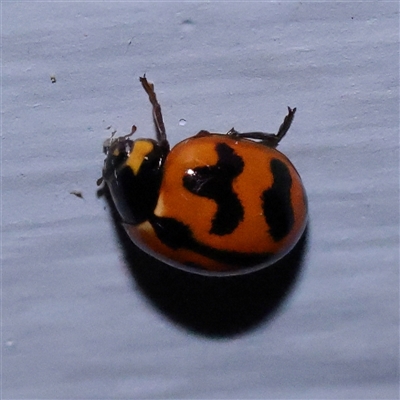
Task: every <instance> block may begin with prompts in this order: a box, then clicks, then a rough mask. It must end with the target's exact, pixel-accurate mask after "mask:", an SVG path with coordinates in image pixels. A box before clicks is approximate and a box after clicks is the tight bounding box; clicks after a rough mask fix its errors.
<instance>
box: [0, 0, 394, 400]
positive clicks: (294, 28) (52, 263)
mask: <svg viewBox="0 0 400 400" xmlns="http://www.w3.org/2000/svg"><path fill="white" fill-rule="evenodd" d="M1 7H2V142H1V143H2V192H1V193H2V235H3V236H2V296H1V297H2V338H1V350H2V398H4V399H150V398H151V399H167V398H174V399H178V398H179V399H190V398H198V399H199V398H201V399H242V398H259V399H278V398H279V399H328V398H329V399H378V398H379V399H394V398H398V396H399V158H398V156H399V136H398V133H399V5H398V3H397V2H379V3H378V2H340V3H339V2H318V3H314V2H281V3H278V2H273V3H269V2H219V3H210V2H17V1H12V2H6V1H3V2H2V4H1ZM143 73H147V76H148V77H149V79H150V80H151V81H153V82H154V83H155V84H156V89H157V93H158V97H159V100H160V102H161V104H162V107H163V112H164V119H165V123H166V126H167V129H168V134H169V138H170V141H171V142H172V143H173V144H174V143H176V142H177V141H179V140H181V139H183V138H186V137H188V136H191V135H193V134H195V133H196V132H197V131H199V130H201V129H207V130H215V131H220V132H224V131H227V130H229V129H230V128H231V127H232V126H234V127H235V128H236V129H237V130H239V131H246V130H247V131H248V130H266V131H274V130H276V129H277V127H278V126H279V124H280V123H281V121H282V118H283V116H284V115H285V113H286V106H288V105H290V106H292V107H294V106H296V107H297V109H298V112H297V114H296V119H295V121H294V123H293V127H292V129H291V131H290V132H289V134H288V136H287V137H286V138H285V140H284V141H283V142H282V144H281V146H280V149H281V151H283V152H284V153H285V154H287V155H288V156H289V157H290V159H291V160H292V161H293V163H294V164H295V165H296V167H297V169H298V170H299V172H300V174H301V176H302V178H303V181H304V184H305V187H306V189H307V192H308V197H309V206H310V226H309V234H308V246H307V248H306V251H305V252H304V254H303V263H302V264H301V268H300V270H299V271H298V273H297V275H296V279H295V282H292V283H291V285H289V286H290V287H288V290H287V295H286V296H282V298H281V300H280V303H279V307H276V308H275V311H274V312H273V313H268V312H265V315H264V317H260V316H258V317H257V318H254V321H253V322H254V323H253V324H248V328H247V329H243V330H242V331H241V332H240V334H220V335H215V332H214V334H209V333H208V332H207V329H203V328H204V326H202V323H203V322H202V321H200V322H198V321H197V322H198V323H199V326H198V327H197V328H198V329H197V328H196V329H193V321H191V320H190V318H189V317H188V315H189V314H190V313H191V312H192V309H191V308H193V307H194V306H196V304H194V303H195V302H193V298H192V297H191V296H192V295H193V293H192V289H193V288H194V290H196V287H199V288H203V287H204V286H202V285H204V282H203V281H201V282H200V283H199V286H196V284H197V283H196V282H197V281H196V280H194V281H193V280H192V279H191V278H190V277H189V278H188V277H186V278H185V277H184V276H183V277H182V276H181V275H180V274H177V276H176V279H177V283H176V284H175V283H174V282H173V280H174V279H175V275H173V274H172V278H171V277H170V276H169V275H168V274H167V275H162V274H161V275H160V277H161V278H159V279H158V275H157V274H158V273H159V270H158V269H157V268H156V267H154V272H153V269H152V268H153V267H152V265H151V263H148V264H146V263H144V268H145V267H146V266H148V267H149V268H150V272H149V273H148V276H150V277H151V278H150V279H149V278H148V277H147V278H145V279H141V278H137V276H135V274H133V275H132V274H131V273H130V268H132V265H131V266H130V267H129V268H128V261H127V258H126V257H125V256H124V250H123V246H122V245H121V239H120V237H119V236H118V235H117V231H116V229H115V226H114V224H113V221H112V218H111V216H110V212H109V211H110V207H109V206H108V204H107V203H106V201H105V199H104V197H100V198H99V197H97V194H96V191H97V187H96V180H97V178H99V176H100V174H101V168H102V163H103V155H102V152H101V150H102V142H103V140H104V139H105V138H107V137H109V135H110V132H111V131H112V130H117V134H124V133H128V132H129V131H130V127H131V125H132V124H136V125H137V127H138V132H137V135H142V136H148V137H151V136H152V135H153V129H152V121H151V112H150V106H149V104H148V101H147V98H146V96H145V94H144V93H143V90H142V88H141V87H140V84H139V82H138V77H139V76H140V75H142V74H143ZM51 76H55V77H56V80H57V81H56V83H51V79H50V77H51ZM180 119H185V120H186V124H185V125H184V126H183V125H180V124H179V120H180ZM107 128H109V129H107ZM74 190H75V191H81V192H82V194H83V199H81V198H78V197H76V196H74V195H72V194H70V192H71V191H74ZM138 259H139V258H138ZM134 263H135V258H134V260H133V264H134ZM130 264H132V262H131V263H130ZM142 267H143V266H142ZM154 275H156V276H155V277H154ZM139 276H140V274H139ZM164 276H166V277H167V278H168V279H167V278H165V279H164ZM152 278H155V281H156V282H157V285H158V286H157V285H155V286H154V287H153V284H152V281H151V279H152ZM157 279H158V280H157ZM143 280H144V281H145V283H143ZM193 282H194V283H193ZM246 282H248V281H246ZM163 284H165V285H172V287H173V290H170V292H174V291H176V292H177V293H176V294H177V298H178V299H179V301H182V308H180V303H179V301H178V302H177V304H174V305H173V307H172V306H171V304H170V303H173V301H170V299H169V296H170V295H171V293H169V291H168V290H169V286H168V287H166V288H164V289H165V290H164V289H163ZM174 285H175V286H174ZM224 285H225V284H224V283H222V281H221V284H220V286H218V283H215V282H213V284H212V289H211V291H215V292H218V291H219V290H221V291H223V293H222V295H220V296H215V297H214V298H216V299H219V301H224V293H225V292H224V291H225V290H226V287H225V286H224ZM205 286H207V284H205ZM187 288H190V290H187ZM180 290H182V292H183V293H185V290H187V292H188V293H187V296H186V294H185V295H182V296H181V297H179V294H180ZM235 290H236V292H235V291H233V292H232V291H229V290H227V292H226V293H240V288H239V289H238V288H236V289H235ZM243 290H244V293H246V292H245V289H244V288H243ZM199 292H200V293H198V294H197V298H198V299H200V300H199V302H200V303H202V301H201V299H202V292H201V290H200V289H199ZM172 294H173V293H172ZM204 296H205V297H206V296H209V292H205V293H204ZM246 296H247V295H246ZM246 296H243V301H244V302H245V303H246V301H245V299H247V297H246ZM186 298H188V299H190V298H191V299H192V303H190V302H189V303H188V304H189V306H188V305H187V304H185V303H186V302H185V299H186ZM212 298H213V297H212ZM260 298H261V299H262V301H266V302H268V301H269V300H268V296H264V297H263V296H261V297H260ZM209 299H210V298H209V297H208V298H207V299H204V304H203V306H204V307H203V310H202V312H203V314H205V315H206V316H207V310H208V309H209V308H210V310H209V314H210V315H212V314H213V305H212V302H211V301H210V300H209ZM241 301H242V300H239V301H238V302H237V303H235V304H236V305H238V304H240V303H241ZM233 303H234V302H233ZM164 304H165V307H164V308H165V309H163V305H164ZM229 304H230V303H229ZM248 305H249V304H248V302H247V303H246V306H247V307H248ZM201 306H202V304H199V308H201ZM171 307H172V308H174V310H173V311H171ZM216 307H217V308H218V305H216ZM260 307H261V308H262V307H263V306H262V305H261V306H260V305H259V304H257V303H256V302H255V303H254V309H255V310H258V309H259V308H260ZM194 308H196V307H194ZM239 308H240V307H238V313H237V314H236V313H235V311H233V312H232V310H228V311H229V318H230V317H232V318H235V315H240V318H242V316H243V315H246V314H248V313H249V314H251V313H252V311H251V307H250V308H248V309H245V310H244V311H243V310H241V311H240V312H239ZM181 311H182V315H180V313H181ZM193 312H194V309H193ZM183 314H184V315H183ZM187 314H188V315H187ZM194 316H195V318H194V319H196V318H197V314H194ZM208 316H209V315H208ZM250 319H251V318H250ZM211 321H212V318H211ZM218 321H219V317H218V316H216V317H215V323H216V324H217V325H218ZM195 322H196V321H195ZM237 322H238V323H239V325H240V321H237ZM205 325H207V324H205ZM244 325H246V324H244ZM208 328H211V330H212V328H213V324H212V323H211V324H209V326H208Z"/></svg>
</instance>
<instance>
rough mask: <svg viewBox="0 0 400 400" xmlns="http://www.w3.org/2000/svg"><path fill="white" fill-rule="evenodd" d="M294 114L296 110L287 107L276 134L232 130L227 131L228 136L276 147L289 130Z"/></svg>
mask: <svg viewBox="0 0 400 400" xmlns="http://www.w3.org/2000/svg"><path fill="white" fill-rule="evenodd" d="M295 112H296V108H290V107H288V114H287V115H286V117H285V119H284V120H283V122H282V124H281V126H280V127H279V130H278V133H266V132H245V133H239V132H237V131H236V130H235V129H234V128H232V129H231V130H229V131H228V133H227V134H228V135H231V136H238V137H242V138H246V139H255V140H259V141H260V143H262V144H264V145H266V146H269V147H276V146H278V144H279V142H280V141H281V140H282V138H283V137H284V136H285V135H286V133H287V131H288V130H289V128H290V125H291V124H292V122H293V118H294V114H295Z"/></svg>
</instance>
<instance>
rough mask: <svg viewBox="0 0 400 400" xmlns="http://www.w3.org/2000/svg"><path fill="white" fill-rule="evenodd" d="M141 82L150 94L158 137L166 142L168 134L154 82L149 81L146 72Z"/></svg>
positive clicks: (160, 140)
mask: <svg viewBox="0 0 400 400" xmlns="http://www.w3.org/2000/svg"><path fill="white" fill-rule="evenodd" d="M139 79H140V82H141V84H142V86H143V89H144V90H145V91H146V93H147V94H148V96H149V100H150V103H151V105H152V106H153V120H154V124H155V126H156V130H157V139H158V141H159V142H166V143H168V141H167V134H166V132H165V126H164V121H163V117H162V113H161V106H160V104H159V102H158V101H157V97H156V93H155V91H154V85H153V83H151V82H149V81H148V80H147V79H146V74H145V75H143V77H140V78H139Z"/></svg>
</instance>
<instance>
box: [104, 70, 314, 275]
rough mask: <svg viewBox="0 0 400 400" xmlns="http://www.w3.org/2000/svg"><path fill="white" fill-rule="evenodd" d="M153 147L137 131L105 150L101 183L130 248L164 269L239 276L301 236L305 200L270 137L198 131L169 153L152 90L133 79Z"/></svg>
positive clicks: (290, 114) (274, 257)
mask: <svg viewBox="0 0 400 400" xmlns="http://www.w3.org/2000/svg"><path fill="white" fill-rule="evenodd" d="M140 82H141V84H142V86H143V88H144V90H145V91H146V93H147V95H148V97H149V100H150V103H151V105H152V108H153V119H154V124H155V128H156V139H143V138H139V139H136V140H132V139H131V136H132V135H133V133H134V132H135V131H136V127H135V126H133V127H132V132H131V133H130V134H128V135H126V136H122V137H118V138H114V137H111V139H108V140H106V142H105V143H104V153H105V154H106V159H105V162H104V168H103V175H102V178H100V180H99V184H100V182H101V181H103V180H104V182H105V183H106V185H107V186H108V188H109V191H110V193H111V197H112V199H113V201H114V203H115V206H116V208H117V210H118V212H119V214H120V217H121V219H122V222H123V225H124V228H125V230H126V232H127V234H128V235H129V237H130V238H131V240H132V241H133V242H134V243H135V244H136V245H137V246H138V247H139V248H141V249H142V250H144V251H145V252H147V253H149V254H150V255H152V256H153V257H155V258H157V259H159V260H161V261H162V262H164V263H166V264H169V265H172V266H175V267H178V268H181V269H184V270H187V271H191V272H195V273H199V274H206V275H237V274H242V273H247V272H251V271H254V270H256V269H259V268H262V267H265V266H268V265H271V264H272V263H274V262H276V261H277V260H279V259H280V258H282V257H283V256H284V255H285V254H287V253H288V252H289V251H290V250H291V249H292V248H293V247H294V245H295V244H296V243H297V241H298V240H299V238H300V237H301V236H302V234H303V232H304V229H305V226H306V221H307V198H306V193H305V190H304V187H303V184H302V182H301V179H300V176H299V174H298V172H297V171H296V169H295V167H294V166H293V165H292V163H291V162H290V161H289V159H288V158H287V157H286V156H285V155H284V154H282V153H281V152H279V151H278V150H276V146H277V145H278V143H279V142H280V140H281V139H282V138H283V137H284V136H285V134H286V132H287V131H288V130H289V128H290V125H291V123H292V121H293V118H294V114H295V112H296V108H293V109H291V108H290V107H288V114H287V115H286V117H285V119H284V121H283V123H282V125H281V126H280V128H279V130H278V132H277V133H276V134H272V133H264V132H248V133H239V132H237V131H236V130H235V129H233V128H232V129H231V130H229V131H228V132H227V133H226V134H221V133H211V132H208V131H204V130H202V131H200V132H199V133H198V134H196V135H195V136H193V137H191V138H189V139H186V140H183V141H181V142H180V143H178V144H177V145H176V146H175V147H173V148H172V149H171V150H170V146H169V143H168V140H167V135H166V131H165V127H164V122H163V117H162V114H161V107H160V104H159V103H158V101H157V97H156V93H155V91H154V85H153V84H152V83H150V82H148V81H147V79H146V76H145V75H144V76H143V77H141V78H140Z"/></svg>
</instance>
